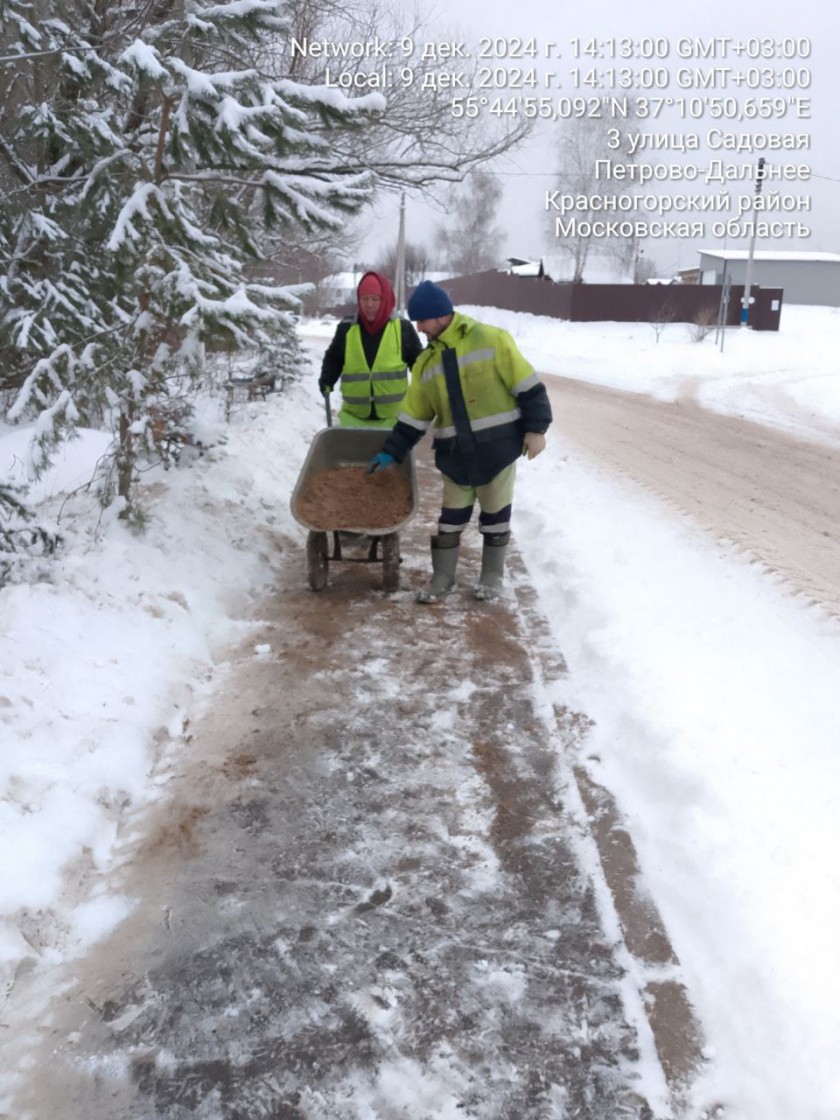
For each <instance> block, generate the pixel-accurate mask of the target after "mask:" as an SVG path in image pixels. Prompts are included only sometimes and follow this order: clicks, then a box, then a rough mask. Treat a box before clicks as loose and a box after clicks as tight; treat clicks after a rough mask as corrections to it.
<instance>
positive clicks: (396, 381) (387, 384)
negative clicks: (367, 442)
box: [341, 319, 408, 421]
mask: <svg viewBox="0 0 840 1120" xmlns="http://www.w3.org/2000/svg"><path fill="white" fill-rule="evenodd" d="M407 389H408V371H407V369H406V365H405V359H404V358H403V355H402V326H401V323H400V320H399V319H390V320H389V321H388V322H387V323H386V324H385V329H384V331H383V332H382V338H381V339H380V341H379V349H378V350H377V351H376V358H375V360H374V363H373V366H369V365H368V363H367V358H366V357H365V351H364V347H363V346H362V328H361V326H360V325H359V324H358V323H354V324H353V325H352V327H350V329H349V330H348V332H347V336H346V338H345V342H344V366H343V367H342V370H341V395H342V398H343V409H345V410H346V411H347V412H349V413H350V415H351V416H355V417H356V418H357V419H358V420H366V419H367V418H368V417H369V416H370V410H371V405H373V406H375V408H376V415H377V417H378V418H379V419H380V420H388V421H394V420H396V418H397V413H398V411H399V406H400V404H401V402H402V399H403V397H404V396H405V394H406V390H407Z"/></svg>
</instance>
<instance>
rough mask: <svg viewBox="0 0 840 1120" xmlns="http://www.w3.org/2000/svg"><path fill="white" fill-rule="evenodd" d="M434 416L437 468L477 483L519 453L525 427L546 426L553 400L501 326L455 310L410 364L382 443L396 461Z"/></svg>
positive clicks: (464, 481) (459, 479)
mask: <svg viewBox="0 0 840 1120" xmlns="http://www.w3.org/2000/svg"><path fill="white" fill-rule="evenodd" d="M447 352H451V353H450V355H449V357H448V358H446V357H445V355H446V354H447ZM452 354H454V357H455V359H456V361H457V381H456V385H455V387H454V393H455V399H454V400H453V386H452V385H447V377H446V371H445V365H446V364H447V362H449V364H450V368H452ZM451 376H454V374H453V375H451ZM459 397H460V400H459V399H458V398H459ZM432 423H433V424H434V444H433V446H434V451H435V464H436V466H437V467H438V469H439V470H440V471H442V472H443V473H444V474H445V475H447V476H448V477H449V478H451V479H452V480H453V481H454V482H457V483H459V484H460V485H464V486H466V485H471V486H480V485H483V484H485V483H487V482H489V481H490V480H491V479H492V478H494V477H495V476H496V475H497V474H498V473H499V471H501V470H503V469H504V468H505V467H507V466H509V465H510V464H511V463H513V462H514V461H515V460H516V459H517V458H518V457H519V455H521V453H522V437H523V435H524V433H525V432H544V431H545V430H546V429H547V428H548V426H549V424H550V423H551V406H550V404H549V401H548V395H547V394H546V391H545V386H544V385H543V384H542V382H541V381H540V379H539V377H538V376H537V374H536V373H535V372H534V369H533V367H532V366H531V365H530V363H529V362H527V361H526V360H525V358H524V357H523V356H522V354H521V353H520V352H519V350H518V348H517V346H516V343H515V342H514V341H513V338H512V337H511V336H510V334H509V333H508V332H507V331H505V330H502V329H501V328H499V327H491V326H488V325H487V324H486V323H479V322H478V321H477V320H475V319H472V318H470V317H469V316H468V315H462V314H461V313H460V312H456V313H455V315H454V316H453V319H452V322H451V323H450V324H449V326H448V327H447V328H446V330H445V331H443V333H442V334H440V335H439V336H438V337H437V338H436V339H434V340H433V341H432V342H430V343H429V345H428V346H427V347H426V349H425V350H424V351H423V352H422V354H421V355H420V357H419V358H418V359H417V361H416V362H415V363H414V366H413V368H412V370H411V385H410V386H409V389H408V393H407V394H406V396H405V400H404V401H403V403H402V407H401V408H400V410H399V414H398V417H397V423H396V425H395V427H394V430H393V432H392V433H391V435H390V436H389V437H388V439H387V440H386V441H385V444H384V446H383V450H384V451H387V452H388V453H389V454H391V455H393V456H394V458H395V459H397V460H398V461H401V460H402V459H403V458H404V457H405V455H406V454H407V453H408V451H409V450H410V449H411V447H413V446H414V444H415V443H416V442H417V441H418V440H419V439H420V438H421V437H422V435H423V433H424V432H425V431H426V429H427V428H428V427H429V425H430V424H432Z"/></svg>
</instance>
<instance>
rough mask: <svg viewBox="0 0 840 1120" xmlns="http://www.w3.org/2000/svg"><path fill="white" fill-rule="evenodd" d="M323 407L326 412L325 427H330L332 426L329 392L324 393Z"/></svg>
mask: <svg viewBox="0 0 840 1120" xmlns="http://www.w3.org/2000/svg"><path fill="white" fill-rule="evenodd" d="M324 408H325V409H326V413H327V427H328V428H331V427H332V405H331V404H330V395H329V393H324Z"/></svg>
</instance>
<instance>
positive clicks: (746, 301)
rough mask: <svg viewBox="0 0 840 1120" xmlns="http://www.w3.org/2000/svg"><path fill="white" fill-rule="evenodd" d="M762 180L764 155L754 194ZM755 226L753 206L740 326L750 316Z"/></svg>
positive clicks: (757, 193)
mask: <svg viewBox="0 0 840 1120" xmlns="http://www.w3.org/2000/svg"><path fill="white" fill-rule="evenodd" d="M763 182H764V156H762V157H761V158H760V159H759V161H758V171H757V172H756V176H755V196H756V198H758V196H759V195H760V194H761V185H762V183H763ZM755 227H756V209H755V207H753V231H752V237H751V238H750V251H749V255H748V256H747V272H746V275H745V276H744V298H743V301H742V303H741V326H742V327H745V326H747V320H748V319H749V317H750V285H751V283H752V266H753V256H754V255H755Z"/></svg>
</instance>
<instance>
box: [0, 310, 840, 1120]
mask: <svg viewBox="0 0 840 1120" xmlns="http://www.w3.org/2000/svg"><path fill="white" fill-rule="evenodd" d="M464 310H467V311H469V310H470V309H464ZM474 310H475V313H476V314H477V315H479V314H480V315H481V316H482V317H484V318H486V319H488V320H490V321H494V322H497V323H498V324H499V325H503V326H506V327H508V329H510V330H511V331H512V332H513V333H514V335H515V337H516V338H517V341H518V342H519V344H520V346H521V348H522V349H523V351H524V352H525V353H526V355H527V356H528V357H529V358H530V359H531V360H532V362H533V363H534V364H535V365H536V366H537V367H538V368H539V369H541V370H543V371H545V372H548V373H557V374H562V375H564V376H568V377H576V378H580V379H582V380H587V381H594V382H598V383H601V384H609V385H615V386H620V387H621V388H624V389H630V390H634V391H638V392H645V393H650V394H652V395H654V396H656V397H659V398H661V399H675V398H676V397H680V396H682V395H686V394H688V395H691V396H693V397H695V398H696V399H697V400H698V401H700V402H701V403H702V404H704V405H706V406H708V407H709V408H712V409H717V410H720V411H723V412H727V413H730V414H737V415H744V416H747V417H751V418H754V419H756V420H759V421H761V422H763V423H767V424H771V425H775V426H778V427H781V428H783V429H785V430H787V431H793V432H795V433H797V434H799V435H803V434H804V435H808V436H809V437H810V438H814V439H819V440H821V441H829V442H831V443H832V444H833V445H834V446H836V445H837V442H838V438H840V383H838V382H837V374H836V366H837V361H836V354H837V352H838V344H840V312H838V311H836V310H829V309H823V308H799V307H786V308H785V309H784V311H783V315H782V329H781V331H780V332H779V333H778V334H775V333H764V334H760V333H755V332H752V331H739V330H737V329H736V330H731V331H729V332H728V334H727V337H726V340H725V345H724V348H723V351H721V349H720V348H719V347H718V346H715V343H714V336H713V335H710V336H709V337H707V338H706V339H705V340H704V341H703V342H701V343H696V342H694V341H692V338H691V328H689V327H686V326H684V325H677V324H672V325H670V326H668V327H667V328H666V329H665V330H664V331H663V332H662V334H661V336H660V337H659V339H658V340H657V338H656V335H655V334H654V331H653V330H652V328H651V327H650V326H648V325H646V324H640V325H635V324H616V323H597V324H571V323H558V322H554V321H552V320H548V319H541V318H537V317H533V316H528V315H518V314H514V313H511V312H502V311H488V309H480V310H479V309H474ZM333 327H334V324H329V323H313V324H308V325H307V327H306V331H305V333H306V336H307V337H308V338H309V339H311V340H312V344H313V347H314V349H315V350H316V351H317V350H319V349H320V347H321V345H322V343H323V340H325V339H326V338H328V337H329V336H330V335H331V333H332V330H333ZM314 380H315V375H314V372H313V374H312V375H311V376H310V378H309V379H308V380H307V381H306V383H305V384H304V385H300V386H298V387H295V388H293V389H291V390H289V391H287V393H285V394H283V395H282V396H279V397H275V398H272V399H271V400H270V401H268V402H267V403H265V404H262V403H255V404H251V405H245V406H240V407H239V408H238V409H237V410H236V411H235V412H234V415H233V418H232V421H231V423H230V424H229V425H225V424H224V423H223V421H222V419H221V404H220V402H219V401H218V400H215V399H213V398H207V400H205V401H204V402H202V406H201V415H202V420H203V424H204V428H205V431H204V438H205V441H206V442H209V443H212V444H214V446H213V448H212V449H211V451H210V452H209V453H208V454H207V455H205V456H204V457H203V458H202V459H200V460H198V461H196V462H195V463H194V464H193V465H192V467H191V468H190V469H180V470H175V471H170V472H168V473H164V472H162V471H161V472H159V473H156V474H152V475H149V476H147V479H146V482H145V485H146V487H148V494H149V503H148V504H149V508H150V513H151V514H152V520H151V523H150V526H149V529H148V530H147V532H146V534H145V536H143V537H141V538H136V537H134V536H132V535H131V534H130V533H129V532H128V531H127V530H126V528H125V527H124V526H123V525H122V524H121V523H120V522H118V521H117V520H116V519H114V518H111V517H109V516H108V515H107V514H106V515H105V516H101V515H100V511H98V509H97V508H96V507H95V505H94V503H93V501H92V500H91V499H89V498H88V497H86V496H85V495H84V494H77V495H74V496H73V497H71V498H69V499H68V498H67V495H66V491H68V490H69V489H72V488H74V487H75V486H77V485H78V484H79V482H80V481H81V480H83V479H84V477H85V476H86V474H87V472H88V471H89V469H90V465H91V464H92V462H93V461H95V459H96V457H97V456H98V454H100V452H101V447H102V443H101V439H100V438H99V437H98V436H96V435H95V434H93V433H91V434H89V435H87V436H86V437H85V438H84V439H83V440H82V441H80V442H79V443H76V444H74V445H73V446H72V447H71V448H70V449H68V454H67V456H66V458H65V459H64V460H63V461H62V462H60V463H59V464H57V466H56V469H55V470H54V471H53V472H52V473H51V475H50V476H49V477H47V478H46V479H44V480H42V482H41V483H39V484H38V492H37V497H38V498H39V499H41V500H42V501H43V502H44V503H45V505H44V509H45V510H47V511H48V512H49V514H50V515H51V516H53V517H54V518H58V517H59V514H60V528H61V531H62V533H63V534H64V536H65V541H66V544H65V548H64V551H63V552H62V554H61V556H60V558H59V559H58V561H57V563H56V564H55V565H54V567H53V572H52V577H51V579H50V580H49V581H44V582H41V583H38V584H36V585H34V586H29V587H23V586H10V587H6V588H5V589H3V590H2V592H0V629H1V632H2V639H0V641H2V643H3V656H2V668H0V725H1V726H2V731H3V734H2V738H3V743H4V748H5V749H4V751H3V753H2V756H0V835H2V837H3V844H2V848H0V981H2V983H3V985H4V986H3V988H2V989H0V991H8V990H10V989H11V987H12V985H13V984H14V977H15V974H16V971H17V970H18V969H20V968H25V967H27V962H28V961H36V960H37V959H38V958H41V959H43V960H45V961H47V962H49V961H50V960H58V959H67V958H68V957H72V956H73V955H74V954H80V953H82V952H83V951H84V949H85V947H86V946H88V945H89V944H91V943H92V942H93V941H94V940H95V939H97V938H98V937H100V936H101V935H102V934H103V933H104V932H105V931H106V930H108V929H110V928H112V926H113V924H114V923H115V922H117V921H118V920H119V919H120V917H121V916H122V915H123V914H124V913H125V911H126V908H127V906H128V903H127V901H126V900H124V899H121V898H120V897H115V896H112V895H111V894H109V892H108V890H107V887H99V888H96V889H95V890H94V892H93V893H92V894H90V895H89V896H88V897H85V893H84V889H83V888H84V884H85V881H86V875H87V873H88V872H89V871H90V870H91V869H94V870H97V871H101V870H102V869H104V868H107V867H108V866H110V865H111V864H112V863H114V862H115V861H118V860H119V858H120V846H121V842H122V841H123V840H124V839H125V838H126V836H127V835H129V834H130V831H131V828H132V820H133V817H134V815H135V814H137V813H139V812H140V810H141V809H142V808H143V806H144V805H145V804H147V803H148V802H149V801H150V800H152V799H154V798H156V797H159V796H161V795H162V792H163V791H162V789H161V785H160V781H161V779H160V777H159V775H160V768H159V763H160V761H161V759H162V758H163V757H164V756H165V755H167V754H169V755H170V756H171V752H173V751H177V749H178V741H179V738H180V737H181V736H182V735H184V734H188V723H189V720H190V719H191V718H194V715H195V713H196V711H197V710H200V708H201V706H202V704H203V703H204V702H205V700H206V698H207V697H208V696H209V695H210V694H211V693H212V691H213V690H214V688H216V687H218V684H219V681H220V680H221V679H222V678H223V676H224V672H225V666H224V664H222V663H220V662H219V651H221V650H223V649H224V648H225V646H226V645H227V644H228V643H229V642H230V641H231V639H232V638H235V637H241V634H242V624H241V623H239V622H236V621H234V619H235V618H237V617H241V609H242V606H243V604H244V603H247V602H248V601H249V600H251V599H257V598H259V596H260V594H261V593H262V592H263V591H264V590H265V588H266V587H267V586H268V584H269V582H270V578H271V571H270V559H271V536H272V534H279V535H289V536H291V537H293V538H294V539H302V533H301V530H300V527H299V526H297V525H296V523H295V522H294V521H293V519H292V518H291V515H290V513H289V510H288V495H289V494H290V492H291V489H292V487H293V485H294V482H295V480H296V478H297V474H298V471H299V467H300V464H301V462H302V460H303V457H304V455H305V452H306V448H307V446H308V444H309V441H310V439H311V436H312V434H313V433H314V431H316V430H317V429H318V428H319V427H321V426H322V425H323V416H322V412H321V407H320V402H319V400H318V397H317V393H316V391H315V388H314ZM265 409H271V410H272V413H273V415H274V416H275V417H276V432H277V443H276V446H272V447H266V446H264V445H262V444H260V443H255V441H254V440H253V439H252V438H249V425H248V421H249V416H252V415H254V414H255V410H257V411H258V410H265ZM24 439H25V433H23V432H21V431H20V430H12V431H7V432H0V471H6V470H9V471H10V472H12V473H17V475H18V476H19V470H20V465H19V464H20V461H21V460H22V458H23V457H24V450H25V448H24ZM546 495H550V498H549V499H548V500H547V499H546ZM515 530H516V534H517V539H518V542H519V546H520V548H521V550H522V552H523V555H524V557H525V560H526V562H527V564H528V567H529V570H530V572H531V575H532V577H533V579H534V582H535V584H536V585H537V587H538V589H539V592H540V596H541V598H542V601H543V603H544V607H545V611H546V613H547V615H548V616H549V617H550V618H551V619H552V623H553V625H554V627H555V633H556V637H557V642H558V645H559V647H560V648H561V649H562V651H563V653H564V655H565V657H566V659H567V661H568V663H569V668H570V673H569V676H568V678H567V679H565V680H564V681H562V682H559V683H557V684H555V685H554V686H553V687H554V688H555V689H556V690H557V697H556V699H557V700H558V702H564V703H568V704H569V706H571V707H573V708H574V709H575V710H578V711H584V712H586V714H587V715H588V716H590V717H591V718H592V719H594V720H595V723H596V726H595V728H594V730H593V732H592V734H591V735H590V737H589V738H588V740H587V755H588V756H592V758H591V759H590V761H589V763H588V764H589V765H590V766H591V767H592V768H593V770H594V772H595V773H596V776H597V777H598V779H599V780H600V781H602V782H603V783H604V784H606V785H607V786H609V787H610V788H611V789H612V790H613V791H614V793H615V795H616V797H617V798H618V801H619V803H620V805H621V808H622V809H623V811H624V813H625V814H626V816H627V818H628V820H629V822H630V825H631V830H632V833H633V836H634V839H635V841H636V844H637V847H638V849H639V853H640V857H641V860H642V863H643V868H644V872H645V875H646V877H647V878H648V880H649V882H650V884H651V886H652V889H653V892H654V896H655V898H656V900H657V903H658V905H659V907H660V909H661V910H662V912H663V915H664V918H665V921H666V924H667V926H668V928H669V932H670V933H671V936H672V939H673V942H674V945H675V948H676V950H677V953H678V955H679V957H680V959H681V962H682V965H683V968H684V971H685V974H686V976H687V978H688V980H689V983H690V987H691V992H692V995H693V998H694V1000H695V1002H696V1005H697V1007H698V1010H699V1013H700V1016H701V1019H702V1021H703V1023H704V1027H705V1029H706V1032H707V1037H708V1040H709V1044H710V1046H711V1047H712V1048H713V1050H714V1058H715V1060H714V1061H713V1062H712V1063H711V1069H712V1070H713V1073H712V1074H711V1077H712V1078H713V1080H712V1081H711V1082H710V1083H709V1084H707V1085H706V1086H704V1094H703V1096H704V1099H705V1100H706V1101H708V1100H709V1099H714V1098H715V1097H716V1098H717V1099H720V1100H722V1101H726V1102H727V1103H728V1105H729V1106H730V1113H729V1115H730V1116H731V1117H733V1120H740V1118H741V1117H743V1118H749V1120H759V1118H760V1120H791V1117H796V1118H797V1120H828V1118H837V1117H840V1075H838V1073H837V1070H836V1054H837V1053H838V1050H840V1011H838V1008H840V998H838V997H840V992H838V986H837V984H836V981H835V980H834V975H835V971H836V970H835V968H834V956H835V944H836V941H837V935H838V925H840V922H839V921H838V919H840V877H838V873H837V871H836V868H835V864H834V859H833V856H834V853H835V852H836V851H837V850H838V841H839V840H840V836H839V835H838V832H839V831H840V827H838V823H837V821H838V806H840V762H838V757H837V752H836V744H837V742H838V739H840V701H838V699H837V695H838V690H837V685H836V682H837V679H838V675H839V674H838V670H840V629H838V626H837V624H836V623H835V622H832V621H831V620H829V619H828V618H826V617H824V616H822V615H820V614H819V613H818V612H817V611H815V610H813V609H808V608H805V607H803V606H800V605H799V604H797V603H796V602H795V601H793V600H792V599H790V598H788V597H787V596H786V594H785V592H784V589H783V588H781V587H779V586H777V585H776V584H774V583H773V582H772V581H770V580H769V579H768V578H767V577H765V576H763V575H762V573H761V571H760V569H759V568H758V567H757V566H754V565H750V564H748V563H747V562H746V561H745V560H744V559H742V558H739V557H737V556H734V555H730V554H728V553H726V552H725V551H722V550H721V548H720V547H719V546H716V545H714V544H713V543H712V542H710V541H708V540H705V539H704V538H703V537H702V536H700V535H699V533H698V532H697V531H696V530H695V529H694V527H693V526H692V525H691V524H689V523H687V522H683V521H681V520H677V519H675V518H674V516H673V514H672V513H670V512H668V511H666V510H665V509H664V507H661V506H659V505H657V504H656V503H655V502H654V501H653V500H652V499H651V498H650V497H649V496H647V495H645V494H643V493H642V492H641V491H635V490H633V489H632V488H631V487H630V486H629V485H626V484H623V483H621V484H619V483H617V482H616V481H615V480H614V479H611V478H609V477H606V476H605V475H604V474H603V473H602V472H600V471H599V470H598V468H597V467H596V466H595V465H593V464H591V463H587V462H585V461H583V460H582V459H581V458H579V457H576V456H575V454H574V453H572V452H571V450H570V449H569V448H568V447H564V446H562V445H560V444H559V443H558V442H557V441H556V440H555V441H553V442H550V443H549V448H548V450H547V452H546V454H545V455H543V456H542V457H541V458H540V459H538V460H537V461H535V462H534V463H532V464H530V465H529V467H528V473H527V475H526V474H525V472H524V471H523V476H522V482H521V484H520V486H519V490H518V494H517V507H516V511H515ZM595 756H597V761H595V760H594V758H595ZM68 884H69V886H68ZM80 898H84V902H83V903H82V904H79V899H80ZM0 998H2V997H0ZM0 1007H2V1005H0ZM736 1012H737V1013H736ZM3 1029H4V1028H3V1021H2V1010H0V1032H2V1030H3ZM0 1039H2V1033H0ZM2 1089H3V1083H2V1080H0V1111H2V1106H3V1100H2Z"/></svg>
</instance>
